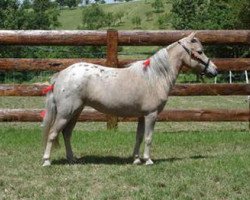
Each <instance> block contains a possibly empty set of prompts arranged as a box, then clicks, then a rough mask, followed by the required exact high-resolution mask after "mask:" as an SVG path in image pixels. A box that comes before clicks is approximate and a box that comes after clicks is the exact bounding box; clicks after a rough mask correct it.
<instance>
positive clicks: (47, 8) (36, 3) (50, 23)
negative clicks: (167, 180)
mask: <svg viewBox="0 0 250 200" xmlns="http://www.w3.org/2000/svg"><path fill="white" fill-rule="evenodd" d="M32 9H33V10H32V11H31V12H30V13H29V14H30V22H29V25H28V27H27V28H28V29H44V30H48V29H52V28H55V27H58V26H59V25H60V23H59V22H58V16H59V15H60V12H59V10H58V8H57V5H56V3H54V2H51V1H50V0H43V1H41V0H33V4H32Z"/></svg>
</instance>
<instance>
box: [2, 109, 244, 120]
mask: <svg viewBox="0 0 250 200" xmlns="http://www.w3.org/2000/svg"><path fill="white" fill-rule="evenodd" d="M41 111H42V110H40V109H0V122H41V121H42V117H41V116H40V112H41ZM248 120H249V112H248V111H246V110H222V109H221V110H209V109H204V110H201V109H196V110H165V111H163V112H161V113H160V115H159V116H158V119H157V121H175V122H185V121H186V122H187V121H195V122H214V121H217V122H227V121H239V122H247V121H248ZM78 121H81V122H84V121H96V122H106V121H107V117H106V115H105V114H103V113H100V112H96V111H84V112H83V113H82V114H81V115H80V117H79V119H78ZM118 121H121V122H132V121H137V118H135V117H131V118H122V117H119V118H118Z"/></svg>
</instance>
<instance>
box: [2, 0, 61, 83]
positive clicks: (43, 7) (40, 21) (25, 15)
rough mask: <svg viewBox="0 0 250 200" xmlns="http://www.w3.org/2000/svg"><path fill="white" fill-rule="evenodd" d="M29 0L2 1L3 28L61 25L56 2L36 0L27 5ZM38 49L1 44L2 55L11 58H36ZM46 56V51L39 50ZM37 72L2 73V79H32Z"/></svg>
mask: <svg viewBox="0 0 250 200" xmlns="http://www.w3.org/2000/svg"><path fill="white" fill-rule="evenodd" d="M27 4H28V1H26V2H24V3H23V4H20V3H19V1H18V0H2V1H0V18H1V20H0V28H1V29H15V30H16V29H52V28H55V27H58V26H59V23H58V16H59V11H58V10H57V8H56V4H55V3H53V2H51V1H49V0H43V1H40V0H34V1H32V4H29V6H30V7H29V8H28V7H27ZM36 53H37V51H34V47H22V46H0V57H11V58H27V57H33V58H36V57H37V56H38V55H37V54H36ZM39 53H40V54H39V56H41V57H42V56H44V55H45V54H46V52H44V51H41V50H40V52H39ZM34 74H35V73H32V72H22V73H21V72H10V73H2V72H1V73H0V81H1V82H4V81H5V80H6V79H8V78H9V77H12V78H11V79H13V80H15V81H17V82H22V81H27V80H30V79H32V77H33V76H34Z"/></svg>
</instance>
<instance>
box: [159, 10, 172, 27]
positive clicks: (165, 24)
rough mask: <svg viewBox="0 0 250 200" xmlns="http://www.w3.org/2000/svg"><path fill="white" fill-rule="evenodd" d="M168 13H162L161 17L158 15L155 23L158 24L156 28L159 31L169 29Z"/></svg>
mask: <svg viewBox="0 0 250 200" xmlns="http://www.w3.org/2000/svg"><path fill="white" fill-rule="evenodd" d="M169 18H170V17H169V13H167V12H166V13H164V14H163V15H160V16H159V17H158V19H157V23H158V28H159V29H166V28H167V27H169V26H170V25H169V20H168V19H169Z"/></svg>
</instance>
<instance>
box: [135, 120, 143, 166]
mask: <svg viewBox="0 0 250 200" xmlns="http://www.w3.org/2000/svg"><path fill="white" fill-rule="evenodd" d="M144 130H145V119H144V117H140V118H139V119H138V125H137V131H136V142H135V148H134V153H133V156H134V164H136V165H138V164H141V159H140V146H141V143H142V140H143V136H144Z"/></svg>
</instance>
